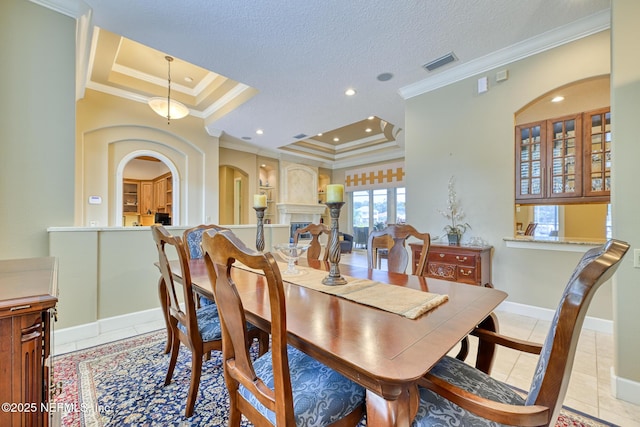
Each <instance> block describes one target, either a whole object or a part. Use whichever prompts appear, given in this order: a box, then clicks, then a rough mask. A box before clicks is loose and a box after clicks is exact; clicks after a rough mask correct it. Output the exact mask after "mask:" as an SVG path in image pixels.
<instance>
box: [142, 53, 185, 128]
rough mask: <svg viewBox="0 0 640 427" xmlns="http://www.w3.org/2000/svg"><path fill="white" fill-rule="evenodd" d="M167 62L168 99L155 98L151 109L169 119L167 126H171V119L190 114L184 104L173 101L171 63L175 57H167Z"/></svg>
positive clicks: (150, 100)
mask: <svg viewBox="0 0 640 427" xmlns="http://www.w3.org/2000/svg"><path fill="white" fill-rule="evenodd" d="M164 59H166V60H167V66H168V72H167V81H168V84H167V97H166V98H163V97H155V98H151V99H149V107H151V109H152V110H153V111H155V112H156V113H157V114H158V115H159V116H162V117H166V118H167V124H171V119H181V118H183V117H186V116H187V115H188V114H189V109H188V108H187V107H186V106H185V105H184V104H182V103H180V102H178V101H176V100H175V99H171V62H172V61H173V57H171V56H168V55H167V56H165V57H164Z"/></svg>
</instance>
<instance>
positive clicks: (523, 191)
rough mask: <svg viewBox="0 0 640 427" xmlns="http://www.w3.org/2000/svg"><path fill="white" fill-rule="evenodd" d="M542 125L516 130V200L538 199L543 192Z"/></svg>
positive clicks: (519, 127) (543, 148)
mask: <svg viewBox="0 0 640 427" xmlns="http://www.w3.org/2000/svg"><path fill="white" fill-rule="evenodd" d="M544 132H545V128H544V125H543V123H533V124H528V125H522V126H518V127H517V128H516V151H517V152H516V158H517V159H518V160H519V161H517V162H516V178H517V179H516V194H517V196H516V198H517V199H538V198H540V197H542V196H543V191H544V176H543V171H544V164H543V162H544V158H545V157H544V150H545V147H544V145H543V141H544V139H545V138H544Z"/></svg>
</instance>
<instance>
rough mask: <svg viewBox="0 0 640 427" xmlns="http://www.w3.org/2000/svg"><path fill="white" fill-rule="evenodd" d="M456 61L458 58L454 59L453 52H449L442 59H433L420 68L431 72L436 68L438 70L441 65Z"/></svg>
mask: <svg viewBox="0 0 640 427" xmlns="http://www.w3.org/2000/svg"><path fill="white" fill-rule="evenodd" d="M457 59H458V58H456V56H455V55H454V54H453V52H449V53H447V54H446V55H445V56H443V57H440V58H438V59H434V60H433V61H431V62H428V63H426V64H424V65H423V66H422V67H423V68H424V69H425V70H427V71H433V70H435V69H436V68H440V67H442V66H443V65H447V64H448V63H450V62H453V61H456V60H457Z"/></svg>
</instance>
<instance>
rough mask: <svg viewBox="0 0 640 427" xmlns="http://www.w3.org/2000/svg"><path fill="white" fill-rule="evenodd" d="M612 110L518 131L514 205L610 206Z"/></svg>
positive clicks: (519, 127) (575, 116)
mask: <svg viewBox="0 0 640 427" xmlns="http://www.w3.org/2000/svg"><path fill="white" fill-rule="evenodd" d="M610 119H611V117H610V112H609V109H608V108H606V109H602V110H597V111H593V112H587V113H579V114H574V115H570V116H565V117H559V118H555V119H550V120H545V121H540V122H536V123H529V124H524V125H520V126H516V130H515V138H516V161H515V166H516V195H515V198H516V203H520V204H527V203H529V204H530V203H536V204H540V203H549V204H558V203H585V202H607V201H608V200H609V190H608V188H609V187H608V185H609V184H610V181H611V167H610V163H611V131H610V122H611V120H610Z"/></svg>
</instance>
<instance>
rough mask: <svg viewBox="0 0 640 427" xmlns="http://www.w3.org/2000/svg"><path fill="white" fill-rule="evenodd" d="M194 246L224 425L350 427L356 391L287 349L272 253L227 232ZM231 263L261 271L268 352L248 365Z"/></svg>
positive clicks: (358, 403) (357, 411) (359, 408)
mask: <svg viewBox="0 0 640 427" xmlns="http://www.w3.org/2000/svg"><path fill="white" fill-rule="evenodd" d="M202 244H203V247H204V250H205V263H206V265H207V271H208V273H209V276H210V278H211V283H212V284H213V291H214V295H215V297H216V301H217V304H218V310H219V312H220V317H221V319H222V339H223V342H224V345H223V366H224V376H225V383H226V385H227V389H228V390H229V396H230V398H229V402H230V409H229V426H230V427H238V426H239V425H240V420H241V418H242V415H244V416H245V417H246V418H247V419H249V421H250V422H251V423H253V425H255V426H256V427H267V426H271V427H272V426H274V425H275V426H296V425H298V426H302V425H304V426H327V425H331V426H355V425H357V424H358V423H359V421H360V419H361V418H362V416H363V411H364V398H365V390H364V388H362V387H361V386H359V385H357V384H355V383H353V382H352V381H350V380H348V379H347V378H345V377H343V376H342V375H340V374H339V373H337V372H335V371H333V370H332V369H329V368H328V367H327V366H325V365H323V364H322V363H320V362H318V361H317V360H315V359H313V358H312V357H310V356H308V355H307V354H305V353H303V352H302V351H300V350H297V349H296V348H294V347H291V346H289V345H287V321H286V319H287V316H286V305H285V298H284V286H283V283H282V276H281V275H280V270H279V269H278V265H277V263H276V260H275V258H274V257H273V255H272V254H271V253H269V252H267V253H264V254H262V253H258V252H254V251H253V250H251V249H248V248H247V247H246V246H245V245H244V244H243V243H242V242H241V241H240V240H239V239H238V238H237V237H236V236H235V235H234V234H233V233H232V232H231V231H220V232H216V233H207V234H206V235H205V236H204V238H203V242H202ZM235 260H238V261H240V262H241V263H243V264H244V265H246V266H248V267H250V268H252V269H255V270H259V271H261V272H262V273H263V274H264V280H265V281H266V285H267V290H268V294H269V295H268V298H269V306H270V307H271V309H270V315H271V350H270V351H269V352H267V353H266V354H265V355H264V356H261V357H258V358H257V359H255V360H252V358H251V357H250V355H249V353H248V352H247V350H246V348H245V345H244V343H245V342H246V340H247V330H246V327H245V325H246V324H247V322H246V318H245V313H244V309H243V306H242V300H241V299H240V296H239V294H238V291H237V289H236V287H235V283H234V282H233V279H232V278H231V265H232V264H233V263H234V262H235Z"/></svg>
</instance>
